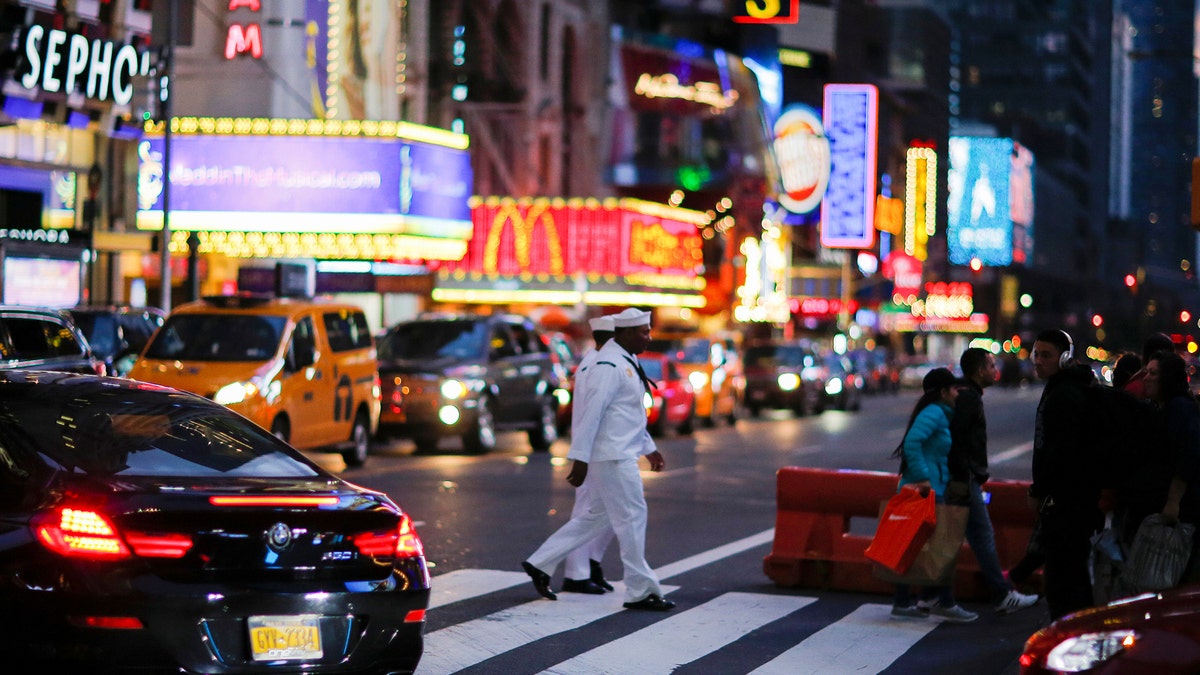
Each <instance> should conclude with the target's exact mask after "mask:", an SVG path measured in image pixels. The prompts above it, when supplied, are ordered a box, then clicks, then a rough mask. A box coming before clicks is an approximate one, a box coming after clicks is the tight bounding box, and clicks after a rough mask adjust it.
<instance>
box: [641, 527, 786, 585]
mask: <svg viewBox="0 0 1200 675" xmlns="http://www.w3.org/2000/svg"><path fill="white" fill-rule="evenodd" d="M774 539H775V528H773V527H772V528H771V529H769V530H763V531H762V532H759V533H758V534H752V535H750V536H749V537H744V538H742V539H738V540H737V541H731V542H729V543H728V544H725V545H724V546H718V547H716V548H712V549H709V550H707V551H704V552H703V553H698V554H696V555H694V556H690V557H687V558H684V559H683V560H677V561H675V562H673V563H669V564H666V565H663V566H662V567H659V568H656V569H655V570H654V573H655V574H656V575H658V578H659V579H668V578H670V577H673V576H678V575H680V574H683V573H684V572H690V571H692V570H694V569H696V568H698V567H703V566H705V565H708V564H711V563H714V562H716V561H718V560H722V559H724V558H728V557H729V556H732V555H737V554H739V553H741V552H743V551H748V550H750V549H752V548H754V547H755V546H760V545H762V544H766V543H768V542H770V541H772V540H774Z"/></svg>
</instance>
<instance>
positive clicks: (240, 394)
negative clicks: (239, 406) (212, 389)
mask: <svg viewBox="0 0 1200 675" xmlns="http://www.w3.org/2000/svg"><path fill="white" fill-rule="evenodd" d="M257 393H258V387H257V386H256V385H255V384H254V383H253V382H230V383H229V384H227V385H225V386H224V387H221V388H220V389H218V390H217V393H215V394H213V402H214V403H220V404H221V405H233V404H235V403H241V402H242V401H245V400H246V399H248V398H253V397H254V395H255V394H257Z"/></svg>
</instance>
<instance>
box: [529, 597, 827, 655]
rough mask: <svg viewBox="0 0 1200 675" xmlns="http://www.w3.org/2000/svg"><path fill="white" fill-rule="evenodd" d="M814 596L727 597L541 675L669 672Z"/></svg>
mask: <svg viewBox="0 0 1200 675" xmlns="http://www.w3.org/2000/svg"><path fill="white" fill-rule="evenodd" d="M814 600H816V598H810V597H802V596H792V595H765V594H761V593H725V594H723V595H720V596H718V597H716V598H714V599H712V600H710V601H708V602H706V603H704V604H703V605H700V606H699V607H695V608H693V609H689V610H686V611H682V612H679V613H678V614H673V615H672V616H670V618H667V619H664V620H662V621H659V622H657V623H654V624H653V625H651V626H648V627H646V628H644V629H642V630H639V631H637V632H635V633H631V634H629V635H626V636H625V637H623V638H620V639H618V640H614V641H612V642H609V643H607V644H604V645H602V646H600V647H597V648H595V649H593V650H591V651H589V652H585V653H583V654H580V655H579V656H576V657H575V658H572V659H570V660H567V661H564V662H562V663H560V664H558V665H556V666H554V667H553V668H550V669H548V670H545V671H543V675H591V674H592V673H628V674H629V675H633V674H635V673H645V674H646V675H657V674H659V673H670V672H672V671H673V670H675V669H676V668H678V667H679V666H681V665H683V664H685V663H690V662H692V661H695V660H696V659H698V658H700V657H702V656H704V655H705V654H709V653H711V652H714V651H716V650H718V649H720V648H721V647H724V646H725V645H727V644H730V643H732V642H734V641H736V640H738V639H740V638H741V637H742V636H744V635H746V634H747V633H749V632H751V631H753V630H755V629H757V628H759V627H761V626H764V625H766V624H768V623H770V622H772V621H775V620H777V619H780V618H782V617H784V616H787V615H788V614H791V613H792V612H794V611H796V610H798V609H800V608H802V607H804V606H805V605H808V604H809V603H811V602H813V601H814Z"/></svg>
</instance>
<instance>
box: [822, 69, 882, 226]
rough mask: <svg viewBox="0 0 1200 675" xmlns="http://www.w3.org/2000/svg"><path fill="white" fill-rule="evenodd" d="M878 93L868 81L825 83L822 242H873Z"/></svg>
mask: <svg viewBox="0 0 1200 675" xmlns="http://www.w3.org/2000/svg"><path fill="white" fill-rule="evenodd" d="M878 100H879V93H878V91H877V90H876V89H875V87H874V86H873V85H870V84H828V85H825V115H824V121H825V137H826V138H827V139H828V141H829V158H830V172H829V186H828V187H827V188H826V191H825V198H824V199H823V200H822V201H821V245H822V246H825V247H826V248H870V247H871V246H872V245H873V244H874V243H875V167H876V147H877V137H878V131H879V129H878V124H879V114H878V105H879V103H878Z"/></svg>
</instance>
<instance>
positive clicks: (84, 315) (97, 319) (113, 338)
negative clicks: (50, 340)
mask: <svg viewBox="0 0 1200 675" xmlns="http://www.w3.org/2000/svg"><path fill="white" fill-rule="evenodd" d="M69 312H70V314H71V318H72V319H73V320H74V321H75V325H76V326H79V329H80V330H82V331H83V334H84V335H86V336H87V339H88V343H89V344H90V345H91V346H92V351H94V352H95V353H96V358H98V359H100V360H102V361H104V366H105V368H106V369H107V370H108V374H109V375H117V376H120V377H124V376H125V375H126V374H127V373H128V372H129V369H130V368H133V362H134V361H136V360H137V357H138V355H139V354H141V353H142V348H144V347H145V346H146V343H147V342H149V341H150V336H151V335H154V331H156V330H158V328H159V326H162V325H163V320H164V319H166V317H167V314H166V312H164V311H162V310H161V309H158V308H157V307H125V306H103V305H89V306H81V307H74V308H72V309H70V310H69Z"/></svg>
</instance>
